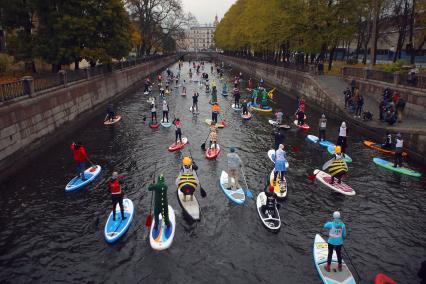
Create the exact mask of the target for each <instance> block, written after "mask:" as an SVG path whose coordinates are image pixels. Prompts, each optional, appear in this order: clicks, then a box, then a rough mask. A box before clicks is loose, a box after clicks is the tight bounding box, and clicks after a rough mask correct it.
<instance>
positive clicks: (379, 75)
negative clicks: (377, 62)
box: [342, 67, 426, 90]
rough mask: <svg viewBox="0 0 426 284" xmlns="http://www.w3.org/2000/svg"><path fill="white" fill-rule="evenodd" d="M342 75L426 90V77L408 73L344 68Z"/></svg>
mask: <svg viewBox="0 0 426 284" xmlns="http://www.w3.org/2000/svg"><path fill="white" fill-rule="evenodd" d="M342 75H343V76H349V77H357V78H363V79H367V80H375V81H380V82H386V83H390V84H396V85H402V86H407V87H412V88H419V89H423V90H425V89H426V75H422V74H408V72H395V73H392V72H385V71H381V70H372V69H368V68H356V67H343V68H342Z"/></svg>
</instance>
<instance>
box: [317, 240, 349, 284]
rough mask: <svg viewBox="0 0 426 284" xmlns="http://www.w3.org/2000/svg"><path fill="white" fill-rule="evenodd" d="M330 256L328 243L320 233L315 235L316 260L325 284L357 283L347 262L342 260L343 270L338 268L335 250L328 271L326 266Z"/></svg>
mask: <svg viewBox="0 0 426 284" xmlns="http://www.w3.org/2000/svg"><path fill="white" fill-rule="evenodd" d="M327 256H328V243H327V242H326V241H325V240H324V239H323V238H322V237H321V236H320V235H319V234H316V235H315V240H314V262H315V267H316V268H317V271H318V273H319V275H320V277H321V279H322V281H323V282H324V284H338V283H342V284H355V283H356V282H355V278H354V277H353V275H352V273H351V271H350V270H349V268H348V266H347V265H346V263H345V262H344V261H343V260H342V271H338V270H337V265H338V263H337V254H336V251H334V252H333V257H332V259H331V266H330V268H331V270H330V272H327V271H326V270H325V266H326V265H327Z"/></svg>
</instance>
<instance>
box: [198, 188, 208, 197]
mask: <svg viewBox="0 0 426 284" xmlns="http://www.w3.org/2000/svg"><path fill="white" fill-rule="evenodd" d="M200 194H201V197H202V198H205V197H206V196H207V192H206V191H205V190H204V188H202V187H200Z"/></svg>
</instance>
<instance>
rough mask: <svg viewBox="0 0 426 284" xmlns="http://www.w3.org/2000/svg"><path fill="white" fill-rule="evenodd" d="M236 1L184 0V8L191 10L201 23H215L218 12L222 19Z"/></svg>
mask: <svg viewBox="0 0 426 284" xmlns="http://www.w3.org/2000/svg"><path fill="white" fill-rule="evenodd" d="M235 2H236V0H182V3H183V8H184V10H185V11H187V12H191V13H192V14H193V15H194V16H195V17H196V18H197V20H198V22H199V23H200V24H207V23H213V21H214V16H216V14H217V16H218V17H219V21H220V19H222V18H223V15H224V14H225V13H226V11H228V9H229V7H231V5H232V4H234V3H235Z"/></svg>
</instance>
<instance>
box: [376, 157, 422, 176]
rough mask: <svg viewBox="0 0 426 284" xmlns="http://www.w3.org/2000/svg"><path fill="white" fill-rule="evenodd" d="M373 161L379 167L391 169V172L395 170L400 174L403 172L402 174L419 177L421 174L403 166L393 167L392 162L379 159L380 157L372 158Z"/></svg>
mask: <svg viewBox="0 0 426 284" xmlns="http://www.w3.org/2000/svg"><path fill="white" fill-rule="evenodd" d="M373 162H374V163H375V164H376V165H378V166H379V167H382V168H385V169H387V170H390V171H393V172H397V173H400V174H404V175H408V176H412V177H421V176H422V174H421V173H419V172H416V171H413V170H410V169H407V168H404V167H398V168H394V167H393V163H391V162H389V161H386V160H383V159H380V158H373Z"/></svg>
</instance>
